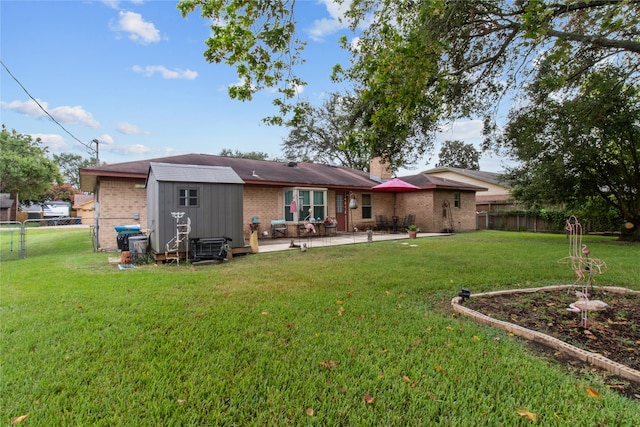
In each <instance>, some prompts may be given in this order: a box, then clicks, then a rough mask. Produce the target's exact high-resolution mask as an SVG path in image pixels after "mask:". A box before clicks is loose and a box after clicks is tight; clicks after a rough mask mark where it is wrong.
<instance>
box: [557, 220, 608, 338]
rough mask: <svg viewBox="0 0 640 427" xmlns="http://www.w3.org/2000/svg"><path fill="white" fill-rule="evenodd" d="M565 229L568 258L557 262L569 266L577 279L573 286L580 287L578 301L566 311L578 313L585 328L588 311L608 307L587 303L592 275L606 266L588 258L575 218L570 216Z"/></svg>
mask: <svg viewBox="0 0 640 427" xmlns="http://www.w3.org/2000/svg"><path fill="white" fill-rule="evenodd" d="M565 229H566V230H567V232H568V233H569V256H568V257H564V258H562V259H561V260H560V261H559V262H561V263H564V264H571V268H572V269H573V271H574V273H575V274H576V277H577V278H576V281H575V282H574V285H576V286H580V287H581V289H580V290H578V291H576V296H577V297H578V298H579V300H578V301H576V302H575V303H573V304H570V305H569V308H567V310H569V311H573V312H576V313H580V316H581V324H582V327H583V328H586V327H587V313H588V312H589V311H595V310H604V309H606V308H607V307H608V305H607V304H606V303H604V302H602V301H598V300H594V301H589V287H591V289H593V275H594V274H603V273H604V272H605V271H607V264H606V263H605V262H604V261H603V260H601V259H597V258H590V257H589V255H590V254H591V251H590V250H589V249H587V245H585V244H583V243H582V225H581V224H580V221H578V218H577V217H575V216H574V215H571V216H570V217H569V219H567V225H566V227H565Z"/></svg>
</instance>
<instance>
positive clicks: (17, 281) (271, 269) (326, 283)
mask: <svg viewBox="0 0 640 427" xmlns="http://www.w3.org/2000/svg"><path fill="white" fill-rule="evenodd" d="M28 233H29V234H28V258H27V259H24V260H20V259H7V258H4V257H3V258H2V259H3V261H2V264H1V265H0V269H1V272H0V274H1V275H0V280H1V287H0V316H1V317H0V319H1V320H0V322H1V323H0V332H1V342H0V354H1V356H0V361H1V362H2V372H1V390H0V417H2V418H1V419H0V423H4V424H5V425H7V424H10V420H11V419H12V418H13V417H17V416H22V415H28V418H27V419H26V420H24V421H22V423H21V424H20V425H37V426H47V425H105V426H114V425H132V426H133V425H135V426H137V425H154V426H157V425H174V426H177V425H238V426H248V425H260V426H280V425H319V426H329V425H331V426H341V425H353V426H359V425H367V426H368V425H394V426H409V425H411V426H414V425H430V426H431V425H443V426H482V425H486V426H497V425H507V426H518V425H522V426H528V425H532V424H533V425H545V426H554V425H558V426H565V425H608V426H614V425H615V426H636V425H640V406H639V405H638V403H637V402H633V401H631V400H627V399H625V398H622V397H620V396H618V395H616V394H615V393H614V392H612V391H611V390H608V389H607V387H606V386H604V384H603V381H602V378H600V377H598V376H597V375H595V374H594V373H593V372H591V371H584V372H583V371H579V372H573V373H570V372H568V371H566V370H564V369H563V368H562V367H561V366H559V365H558V364H556V363H555V362H553V361H551V360H543V359H540V358H539V357H536V356H535V355H534V354H532V353H530V352H529V351H527V350H526V348H525V345H524V344H523V342H522V341H521V340H520V339H519V338H515V337H511V336H509V335H508V334H507V333H505V332H502V331H498V330H494V329H492V328H490V327H487V326H482V325H477V324H475V323H474V322H472V321H470V320H468V319H466V318H460V317H454V316H453V315H452V312H451V310H450V308H449V301H450V300H451V298H452V297H454V296H455V295H456V294H457V293H458V291H459V290H460V288H461V287H462V286H465V287H468V288H470V289H471V291H472V292H474V293H476V292H484V291H490V290H496V289H505V288H519V287H531V286H541V285H549V284H558V283H562V284H565V283H571V282H573V280H574V276H573V272H572V271H571V270H570V268H569V266H567V265H563V264H559V263H558V262H557V261H558V260H559V259H560V258H562V257H564V256H566V255H568V249H569V248H568V241H567V239H566V237H565V236H564V235H543V234H532V233H506V232H505V233H503V232H476V233H466V234H458V235H454V236H448V237H437V238H422V239H418V240H417V241H415V244H417V245H418V246H417V247H409V246H408V245H402V244H401V242H402V241H387V242H375V243H372V244H358V245H348V246H335V247H331V248H312V249H310V250H308V251H307V252H304V253H303V252H299V251H288V252H281V253H269V254H266V253H265V254H258V255H250V256H245V257H237V258H235V259H233V260H232V261H230V262H228V263H225V264H223V265H206V266H197V267H196V266H190V265H187V264H181V265H179V266H177V265H165V266H163V265H159V266H155V265H149V266H143V267H141V268H137V269H135V270H129V271H120V270H118V269H117V268H115V267H114V266H111V265H109V264H108V262H107V260H108V257H109V256H111V257H113V256H115V254H108V253H94V252H92V251H91V241H90V236H89V233H88V231H87V230H63V231H60V230H45V229H42V230H29V232H28ZM5 236H6V235H2V236H0V238H1V239H2V240H0V251H1V253H2V255H3V256H4V254H5V253H6V251H7V250H8V245H9V241H8V239H7V238H6V237H5ZM413 242H414V241H412V243H413ZM584 243H587V244H588V245H589V249H591V256H594V257H597V258H601V259H604V260H605V261H606V262H607V264H608V265H609V271H608V272H607V273H606V274H604V275H602V276H599V277H598V278H597V283H596V284H599V285H617V286H624V287H629V288H633V289H640V266H639V265H640V263H639V262H638V261H639V260H640V246H639V245H629V244H620V243H618V242H616V241H615V240H614V239H613V238H605V237H586V238H585V239H584ZM14 245H15V242H14ZM587 388H591V389H593V390H596V391H597V392H598V393H599V396H597V397H593V394H592V393H588V392H587V391H586V389H587ZM528 413H529V414H533V415H530V416H532V417H533V416H535V418H534V421H533V422H532V421H530V420H529V418H528V417H527V416H526V415H527V414H528Z"/></svg>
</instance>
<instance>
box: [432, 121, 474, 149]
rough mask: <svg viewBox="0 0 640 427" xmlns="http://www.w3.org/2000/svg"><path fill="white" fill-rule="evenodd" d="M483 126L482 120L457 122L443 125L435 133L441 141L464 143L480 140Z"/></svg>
mask: <svg viewBox="0 0 640 427" xmlns="http://www.w3.org/2000/svg"><path fill="white" fill-rule="evenodd" d="M483 128H484V124H483V122H482V120H466V121H457V122H453V123H449V124H446V125H444V126H443V127H442V128H441V129H440V131H439V132H438V133H437V138H438V140H441V141H464V142H465V143H467V144H468V143H469V140H475V139H481V138H482V129H483Z"/></svg>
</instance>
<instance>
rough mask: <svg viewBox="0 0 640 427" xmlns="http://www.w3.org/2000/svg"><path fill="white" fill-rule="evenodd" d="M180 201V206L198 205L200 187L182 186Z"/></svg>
mask: <svg viewBox="0 0 640 427" xmlns="http://www.w3.org/2000/svg"><path fill="white" fill-rule="evenodd" d="M179 193H180V196H179V198H180V201H179V203H178V205H179V206H198V189H197V188H181V189H180V190H179Z"/></svg>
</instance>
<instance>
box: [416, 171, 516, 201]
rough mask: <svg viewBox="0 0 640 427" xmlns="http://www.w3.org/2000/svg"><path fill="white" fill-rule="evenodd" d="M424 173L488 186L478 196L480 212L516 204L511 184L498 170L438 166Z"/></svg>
mask: <svg viewBox="0 0 640 427" xmlns="http://www.w3.org/2000/svg"><path fill="white" fill-rule="evenodd" d="M422 173H423V174H426V175H429V176H437V177H439V178H443V179H446V180H453V181H456V182H464V183H467V184H471V185H478V186H481V187H486V189H487V191H485V192H483V193H482V194H479V195H477V196H476V211H478V212H492V211H497V210H505V209H507V208H513V207H514V206H515V204H516V202H515V200H514V199H513V197H512V196H511V186H510V185H509V184H508V183H507V182H505V180H504V179H503V178H502V175H501V174H499V173H496V172H484V171H478V170H472V169H461V168H450V167H437V168H434V169H429V170H426V171H424V172H422Z"/></svg>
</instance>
